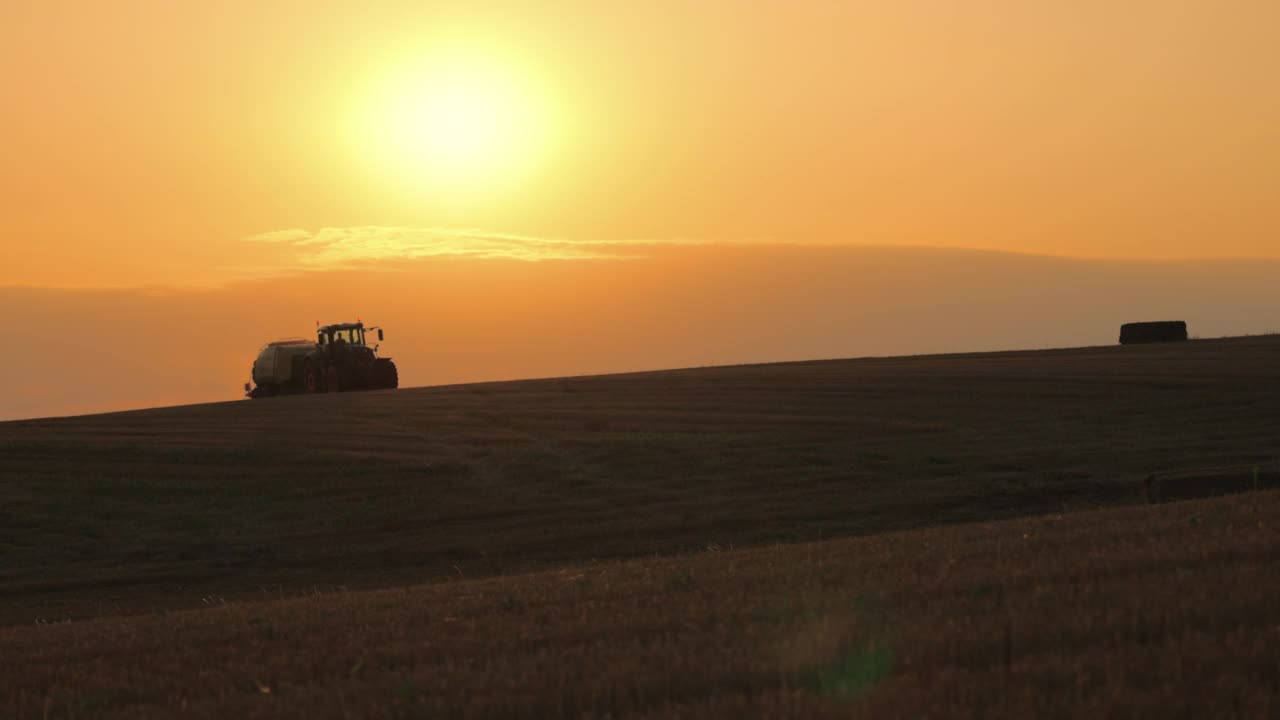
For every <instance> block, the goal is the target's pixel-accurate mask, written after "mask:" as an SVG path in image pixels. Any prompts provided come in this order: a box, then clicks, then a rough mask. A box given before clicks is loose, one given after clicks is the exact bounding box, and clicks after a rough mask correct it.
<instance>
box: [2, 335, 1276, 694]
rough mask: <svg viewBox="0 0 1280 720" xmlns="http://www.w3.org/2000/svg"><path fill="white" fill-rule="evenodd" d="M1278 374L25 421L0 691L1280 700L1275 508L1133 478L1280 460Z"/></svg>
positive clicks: (1033, 372)
mask: <svg viewBox="0 0 1280 720" xmlns="http://www.w3.org/2000/svg"><path fill="white" fill-rule="evenodd" d="M1277 368H1280V338H1274V337H1262V338H1240V339H1229V340H1219V341H1199V342H1193V343H1187V344H1182V345H1175V346H1149V347H1126V348H1119V347H1110V348H1084V349H1074V350H1060V351H1039V352H1018V353H999V354H986V355H956V356H934V357H909V358H886V359H864V360H836V361H823V362H812V363H793V364H784V365H761V366H741V367H730V368H706V369H692V370H680V371H667V372H658V373H643V374H632V375H616V376H602V377H584V378H566V379H553V380H538V381H524V382H515V383H495V384H484V385H471V386H455V387H441V388H423V389H416V390H402V391H398V392H389V393H388V392H383V393H365V394H351V395H339V396H317V397H304V398H282V399H274V400H265V401H256V402H252V403H250V402H237V403H225V404H220V405H207V406H194V407H184V408H170V409H160V410H151V411H140V412H132V413H120V414H114V415H101V416H91V417H83V418H67V419H55V420H40V421H24V422H17V423H6V424H0V473H2V476H3V485H0V657H4V658H6V661H7V662H6V668H10V669H8V670H6V672H5V673H4V674H3V675H2V676H0V698H3V700H4V702H5V703H6V704H4V705H0V715H3V716H13V717H42V716H45V715H48V716H88V717H96V716H107V715H113V714H125V715H156V716H167V715H172V714H175V713H178V712H183V713H184V714H187V715H189V716H196V717H198V716H220V715H237V716H238V715H246V716H251V715H261V716H279V715H281V714H286V715H297V716H313V715H333V716H343V715H350V716H370V715H373V716H388V717H396V716H405V717H416V716H422V715H439V716H449V717H453V716H465V715H479V716H484V715H513V716H521V715H523V716H530V717H532V716H546V715H562V716H564V715H567V716H579V715H588V716H613V717H618V716H623V715H627V716H631V715H638V716H644V715H650V716H659V717H665V716H679V715H684V716H688V717H704V716H709V715H710V716H725V717H736V716H739V715H742V714H751V715H768V716H779V717H812V716H822V715H833V716H847V715H849V714H854V715H859V716H866V717H887V716H898V717H920V716H924V715H934V716H953V715H955V716H965V715H971V716H981V715H986V714H1002V715H1024V716H1031V715H1058V716H1071V715H1080V714H1085V713H1091V712H1099V713H1102V714H1111V715H1116V714H1118V715H1136V716H1144V715H1151V714H1156V713H1160V714H1172V715H1183V716H1195V717H1202V716H1206V715H1213V716H1239V717H1258V716H1265V715H1268V714H1274V713H1276V712H1280V664H1278V663H1280V661H1278V660H1277V656H1276V653H1275V651H1274V648H1276V647H1280V632H1278V631H1277V628H1280V603H1277V602H1276V597H1277V592H1276V591H1277V589H1278V588H1277V586H1276V583H1275V581H1274V575H1275V572H1274V571H1275V568H1276V566H1277V563H1276V561H1277V559H1278V558H1277V550H1276V548H1277V539H1278V538H1277V534H1278V533H1280V530H1278V529H1277V528H1280V525H1278V524H1277V522H1276V521H1277V520H1278V519H1280V497H1278V496H1277V495H1276V494H1275V493H1269V492H1261V493H1250V494H1247V495H1240V496H1236V497H1232V498H1226V499H1217V500H1195V501H1191V502H1186V503H1173V504H1169V505H1162V506H1145V505H1142V504H1141V503H1143V492H1144V488H1143V484H1142V479H1143V478H1144V477H1145V476H1146V475H1147V474H1149V473H1151V472H1155V471H1166V470H1179V469H1184V468H1190V467H1201V466H1220V465H1231V464H1236V463H1264V462H1274V461H1275V460H1276V459H1277V455H1278V454H1280V453H1278V452H1277V441H1278V440H1280V438H1278V437H1277V433H1276V431H1275V428H1276V427H1278V426H1280V424H1278V421H1280V402H1278V401H1280V372H1277ZM68 620H72V622H66V621H68ZM10 658H22V661H21V662H20V663H17V664H13V663H11V662H8V660H9V659H10Z"/></svg>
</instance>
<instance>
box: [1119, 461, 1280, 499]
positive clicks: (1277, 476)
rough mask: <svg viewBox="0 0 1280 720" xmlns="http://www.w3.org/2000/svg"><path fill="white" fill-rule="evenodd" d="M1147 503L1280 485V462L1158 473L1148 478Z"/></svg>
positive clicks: (1213, 495)
mask: <svg viewBox="0 0 1280 720" xmlns="http://www.w3.org/2000/svg"><path fill="white" fill-rule="evenodd" d="M1144 482H1145V483H1146V486H1147V502H1151V503H1159V502H1170V501H1173V500H1191V499H1194V498H1204V497H1216V496H1218V495H1231V494H1234V493H1242V492H1249V491H1251V490H1269V489H1275V488H1280V465H1236V466H1232V467H1224V468H1206V469H1202V470H1179V471H1176V472H1164V473H1155V474H1154V475H1148V476H1147V478H1146V480H1145V481H1144Z"/></svg>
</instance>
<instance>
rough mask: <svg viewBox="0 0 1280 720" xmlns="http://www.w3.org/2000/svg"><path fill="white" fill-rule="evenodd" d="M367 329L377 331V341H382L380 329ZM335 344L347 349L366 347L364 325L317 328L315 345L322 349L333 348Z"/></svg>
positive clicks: (341, 324) (357, 323)
mask: <svg viewBox="0 0 1280 720" xmlns="http://www.w3.org/2000/svg"><path fill="white" fill-rule="evenodd" d="M368 329H369V330H377V331H378V340H379V341H381V340H382V328H376V327H371V328H368ZM335 342H342V343H344V344H345V345H346V346H347V347H368V344H367V343H365V326H364V323H359V322H356V323H339V324H337V325H325V326H323V327H320V328H317V330H316V344H317V345H319V346H320V347H322V348H329V347H331V346H333V344H334V343H335ZM375 348H376V346H375Z"/></svg>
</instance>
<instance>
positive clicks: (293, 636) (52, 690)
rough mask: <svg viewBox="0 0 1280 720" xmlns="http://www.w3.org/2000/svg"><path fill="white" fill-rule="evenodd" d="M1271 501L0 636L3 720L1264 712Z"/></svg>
mask: <svg viewBox="0 0 1280 720" xmlns="http://www.w3.org/2000/svg"><path fill="white" fill-rule="evenodd" d="M1278 566H1280V494H1277V493H1254V494H1249V495H1241V496H1236V497H1232V498H1225V499H1217V500H1204V501H1194V502H1187V503H1176V504H1170V505H1162V506H1139V507H1133V508H1124V509H1110V510H1100V511H1091V512H1080V513H1074V514H1070V515H1052V516H1046V517H1039V518H1030V519H1024V520H1015V521H1006V522H1001V523H990V524H975V525H964V526H957V527H949V528H935V529H928V530H916V531H911V532H903V533H891V534H884V535H878V536H874V537H866V538H855V539H846V540H831V541H826V542H822V543H811V544H798V545H789V546H776V547H769V548H761V549H754V550H746V551H742V550H739V551H704V552H701V553H697V554H695V555H688V556H684V557H674V558H658V559H649V560H636V561H630V562H612V563H605V564H594V565H587V566H582V567H577V568H564V569H561V570H559V571H549V572H543V573H538V574H532V575H519V576H512V577H502V578H490V579H481V580H470V581H461V582H449V583H439V584H432V585H422V586H416V587H406V588H399V589H391V590H381V591H365V592H354V593H328V594H322V595H316V596H312V597H306V598H294V599H288V600H277V601H262V602H231V603H223V602H222V601H221V600H219V599H216V598H215V599H212V600H211V601H210V602H211V604H212V605H213V606H212V607H208V608H206V609H202V610H194V611H185V612H171V613H157V614H152V615H139V616H133V617H129V618H113V619H100V620H92V621H85V622H76V623H63V624H57V625H48V626H25V627H10V628H6V629H3V630H0V656H2V657H4V658H6V659H10V658H22V662H20V663H12V664H10V665H9V666H8V667H7V671H6V672H5V673H4V674H3V675H0V715H3V716H5V717H12V718H43V717H104V718H109V717H126V716H127V717H173V716H182V717H189V718H204V717H231V716H234V717H245V718H252V717H386V718H399V717H451V718H452V717H458V718H461V717H491V716H501V717H615V718H621V717H675V718H680V717H687V718H704V717H725V718H738V717H774V718H788V717H794V718H820V717H851V716H852V717H868V718H896V717H902V718H918V717H990V716H1000V717H1046V718H1051V717H1090V716H1108V717H1110V716H1122V717H1189V718H1190V717H1194V718H1210V717H1256V718H1261V717H1274V716H1276V714H1277V713H1280V656H1277V653H1276V648H1277V647H1280V603H1277V602H1276V598H1277V593H1278V592H1280V587H1277V580H1276V572H1275V570H1276V568H1277V567H1278Z"/></svg>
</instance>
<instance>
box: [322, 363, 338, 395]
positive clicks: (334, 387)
mask: <svg viewBox="0 0 1280 720" xmlns="http://www.w3.org/2000/svg"><path fill="white" fill-rule="evenodd" d="M324 389H325V390H327V391H328V392H331V393H335V392H338V390H339V389H340V388H339V387H338V368H337V367H335V366H333V365H330V366H329V369H328V370H327V371H326V372H325V374H324Z"/></svg>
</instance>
